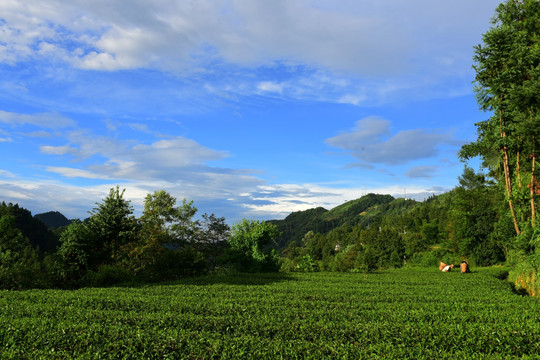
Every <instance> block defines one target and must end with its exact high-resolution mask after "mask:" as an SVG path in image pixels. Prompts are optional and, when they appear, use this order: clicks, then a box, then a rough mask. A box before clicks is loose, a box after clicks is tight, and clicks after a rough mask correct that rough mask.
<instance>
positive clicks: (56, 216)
mask: <svg viewBox="0 0 540 360" xmlns="http://www.w3.org/2000/svg"><path fill="white" fill-rule="evenodd" d="M34 217H35V218H36V219H38V220H40V221H41V222H42V223H44V224H45V225H46V226H47V227H48V228H49V229H58V228H59V227H62V226H67V225H69V224H71V220H68V218H67V217H65V216H64V215H62V214H61V213H59V212H58V211H49V212H46V213H42V214H36V215H34Z"/></svg>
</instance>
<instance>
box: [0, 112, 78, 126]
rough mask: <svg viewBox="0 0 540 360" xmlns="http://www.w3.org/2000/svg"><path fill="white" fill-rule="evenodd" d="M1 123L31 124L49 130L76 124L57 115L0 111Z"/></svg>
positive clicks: (12, 124) (13, 124)
mask: <svg viewBox="0 0 540 360" xmlns="http://www.w3.org/2000/svg"><path fill="white" fill-rule="evenodd" d="M0 123H5V124H8V125H11V126H21V125H25V124H30V125H35V126H38V127H42V128H49V129H51V128H65V127H70V126H73V125H74V124H75V122H74V121H73V120H71V119H68V118H66V117H64V116H62V115H60V114H57V113H39V114H19V113H14V112H7V111H3V110H0Z"/></svg>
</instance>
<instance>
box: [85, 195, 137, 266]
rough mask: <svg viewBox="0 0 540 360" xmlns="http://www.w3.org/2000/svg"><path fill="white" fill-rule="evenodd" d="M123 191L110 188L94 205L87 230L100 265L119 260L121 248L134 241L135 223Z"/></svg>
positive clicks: (131, 208)
mask: <svg viewBox="0 0 540 360" xmlns="http://www.w3.org/2000/svg"><path fill="white" fill-rule="evenodd" d="M124 192H125V189H124V190H122V191H120V189H119V187H118V186H117V187H116V188H112V189H111V190H110V191H109V195H108V196H107V197H106V198H105V199H103V202H101V203H96V204H97V207H96V208H94V209H93V210H92V211H91V212H90V214H91V216H90V220H89V223H88V228H89V230H90V233H91V234H92V236H93V237H95V238H94V239H93V240H92V242H93V245H94V249H93V252H95V254H96V255H98V256H99V257H100V259H101V260H100V262H101V264H112V263H114V262H115V261H118V260H119V258H120V250H121V248H122V247H123V246H125V245H127V244H128V243H130V242H132V241H134V240H135V236H136V231H137V222H136V219H135V217H134V216H133V215H132V214H133V207H132V206H131V204H130V202H129V201H128V200H126V199H124Z"/></svg>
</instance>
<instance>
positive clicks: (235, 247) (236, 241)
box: [225, 219, 279, 272]
mask: <svg viewBox="0 0 540 360" xmlns="http://www.w3.org/2000/svg"><path fill="white" fill-rule="evenodd" d="M278 236H279V231H278V230H277V228H276V226H275V225H272V224H270V223H267V222H264V221H258V220H246V219H243V220H242V221H241V222H239V223H237V224H235V225H233V227H232V229H231V236H230V237H229V239H228V243H229V246H230V249H229V253H228V256H227V258H226V260H225V261H226V262H228V263H230V264H232V265H233V266H234V267H235V268H236V269H237V270H239V271H246V272H266V271H276V270H277V269H278V268H279V267H278V255H277V253H276V251H275V250H274V249H272V248H271V247H270V245H272V244H273V243H274V241H275V240H276V238H277V237H278Z"/></svg>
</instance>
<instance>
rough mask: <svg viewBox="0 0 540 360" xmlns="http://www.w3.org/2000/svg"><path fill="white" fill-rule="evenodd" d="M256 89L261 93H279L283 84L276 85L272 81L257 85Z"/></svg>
mask: <svg viewBox="0 0 540 360" xmlns="http://www.w3.org/2000/svg"><path fill="white" fill-rule="evenodd" d="M257 89H258V90H259V91H262V92H274V93H281V92H282V91H283V84H277V83H275V82H272V81H263V82H261V83H259V84H258V85H257Z"/></svg>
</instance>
